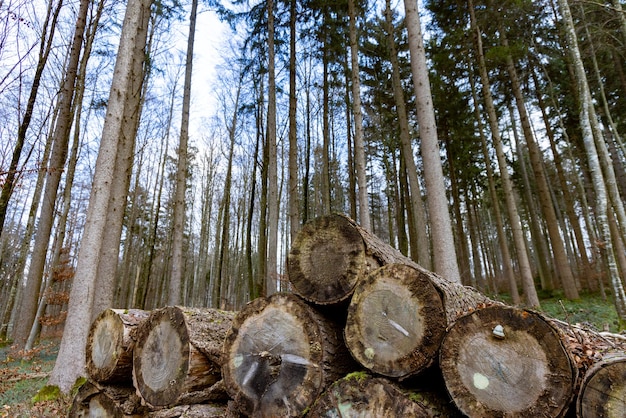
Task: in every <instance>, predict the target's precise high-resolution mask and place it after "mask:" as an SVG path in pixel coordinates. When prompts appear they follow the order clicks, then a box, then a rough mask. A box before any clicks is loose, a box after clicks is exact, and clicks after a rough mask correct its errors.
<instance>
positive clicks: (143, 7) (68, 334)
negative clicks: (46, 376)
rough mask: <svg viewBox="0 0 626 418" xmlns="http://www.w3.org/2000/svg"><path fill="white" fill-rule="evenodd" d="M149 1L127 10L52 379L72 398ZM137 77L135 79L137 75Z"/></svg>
mask: <svg viewBox="0 0 626 418" xmlns="http://www.w3.org/2000/svg"><path fill="white" fill-rule="evenodd" d="M150 3H151V1H150V0H136V1H130V2H129V3H128V5H127V9H126V15H125V17H124V25H123V27H122V36H121V40H120V47H119V51H118V58H117V61H116V64H115V70H114V75H113V82H112V85H111V93H110V96H109V105H108V108H107V115H106V117H105V121H104V126H103V130H102V139H101V142H100V150H99V152H98V159H97V161H96V168H95V173H94V180H93V185H92V193H91V197H90V200H89V207H88V209H87V215H86V224H85V231H84V235H83V240H82V243H81V248H80V251H79V254H78V261H77V267H76V278H75V279H74V283H73V285H72V291H71V294H70V302H69V307H68V316H67V322H66V326H65V330H64V333H63V339H62V341H61V346H60V348H59V355H58V357H57V361H56V363H55V367H54V369H53V371H52V374H51V377H50V384H56V385H58V386H59V387H60V389H61V391H63V392H68V391H69V390H70V389H71V387H72V384H73V383H74V381H75V380H76V378H77V377H79V376H82V375H84V373H85V343H86V340H87V334H88V332H89V326H90V324H91V315H92V306H93V300H94V297H95V295H94V285H95V282H96V274H97V265H98V261H97V260H98V257H99V254H100V252H101V249H102V237H103V235H104V230H105V228H106V226H107V225H106V211H107V209H108V203H109V197H110V193H111V187H110V185H111V183H110V181H111V179H112V176H113V173H114V164H115V160H116V157H117V151H118V142H119V136H120V133H121V132H123V124H124V123H125V122H126V120H125V119H124V115H125V113H124V107H125V104H126V102H127V101H128V94H129V93H130V92H131V91H132V90H131V89H130V88H129V84H130V83H131V82H132V79H133V74H132V69H133V68H134V62H133V61H134V60H142V61H143V59H144V57H145V56H144V55H143V54H142V55H139V56H137V55H136V54H134V52H135V51H136V47H137V45H145V42H146V32H147V25H148V17H149V16H150ZM134 76H136V75H134Z"/></svg>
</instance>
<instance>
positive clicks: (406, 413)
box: [307, 372, 439, 418]
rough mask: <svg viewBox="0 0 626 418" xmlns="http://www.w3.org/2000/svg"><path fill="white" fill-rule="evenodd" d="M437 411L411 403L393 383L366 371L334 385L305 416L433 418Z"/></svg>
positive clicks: (353, 374)
mask: <svg viewBox="0 0 626 418" xmlns="http://www.w3.org/2000/svg"><path fill="white" fill-rule="evenodd" d="M436 412H437V411H431V410H430V409H429V408H428V407H426V406H424V405H422V404H421V403H419V402H417V401H412V400H411V399H410V398H409V397H408V396H407V395H406V394H405V393H404V392H402V391H401V390H400V389H399V388H398V387H397V386H396V385H395V384H393V383H392V382H390V381H389V380H387V379H385V378H381V377H373V376H371V375H368V374H367V373H365V372H356V373H351V374H349V375H347V376H345V377H344V378H342V379H340V380H338V381H336V382H335V383H333V384H332V385H331V386H330V387H329V388H328V390H326V391H325V392H324V393H323V394H322V395H321V396H320V397H319V398H318V399H317V400H316V401H315V403H314V404H313V405H312V406H311V408H310V409H309V411H308V413H307V417H311V418H322V417H416V418H420V417H435V416H439V414H436Z"/></svg>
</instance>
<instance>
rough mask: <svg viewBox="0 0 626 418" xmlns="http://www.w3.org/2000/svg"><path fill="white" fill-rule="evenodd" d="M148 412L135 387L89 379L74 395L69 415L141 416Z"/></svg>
mask: <svg viewBox="0 0 626 418" xmlns="http://www.w3.org/2000/svg"><path fill="white" fill-rule="evenodd" d="M147 414H148V410H147V408H146V407H145V406H142V405H141V399H140V398H139V396H138V395H137V393H136V392H135V389H134V388H133V387H129V386H113V385H108V386H101V385H99V384H98V383H97V382H94V381H87V382H86V383H84V384H83V385H82V386H81V387H80V388H79V389H78V392H77V393H76V395H75V396H74V399H73V401H72V406H71V407H70V410H69V413H68V417H69V418H82V417H114V418H139V417H145V416H146V415H147Z"/></svg>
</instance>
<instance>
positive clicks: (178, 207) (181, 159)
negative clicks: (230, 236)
mask: <svg viewBox="0 0 626 418" xmlns="http://www.w3.org/2000/svg"><path fill="white" fill-rule="evenodd" d="M197 10H198V0H193V1H192V2H191V13H190V17H189V35H188V38H187V54H186V57H185V84H184V86H183V109H182V119H181V123H180V138H179V143H178V162H177V166H176V185H175V187H174V190H175V191H174V214H173V215H172V217H173V224H174V225H173V230H172V258H171V272H170V278H169V293H168V295H169V296H168V304H169V305H176V304H179V303H181V298H182V283H183V275H184V271H185V257H184V256H183V239H184V231H185V206H186V205H185V200H186V199H185V195H186V194H187V159H188V156H187V144H188V142H189V107H190V103H191V74H192V70H193V46H194V40H195V35H196V15H197Z"/></svg>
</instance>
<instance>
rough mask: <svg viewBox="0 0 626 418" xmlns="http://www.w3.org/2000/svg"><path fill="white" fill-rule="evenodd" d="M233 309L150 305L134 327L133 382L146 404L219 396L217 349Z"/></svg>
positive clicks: (168, 404) (221, 392) (162, 404)
mask: <svg viewBox="0 0 626 418" xmlns="http://www.w3.org/2000/svg"><path fill="white" fill-rule="evenodd" d="M233 316H234V313H232V312H225V311H221V310H217V309H210V308H185V307H174V306H171V307H166V308H162V309H158V310H155V311H152V313H151V314H150V316H149V317H148V319H146V321H145V322H144V323H143V324H142V325H141V326H140V327H139V328H138V330H137V342H136V344H135V349H134V355H133V382H134V386H135V387H136V388H137V390H138V392H139V393H140V394H141V397H142V398H143V399H144V401H145V402H146V403H147V404H148V405H149V406H150V407H151V408H157V407H172V406H176V405H180V404H195V403H202V402H206V401H212V400H216V399H223V398H224V397H225V391H224V390H223V387H222V386H221V385H220V384H218V382H219V381H220V379H221V374H220V370H221V366H222V364H221V363H222V356H221V349H222V344H223V341H224V336H225V335H226V332H227V331H228V330H229V328H230V324H231V321H232V318H233Z"/></svg>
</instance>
